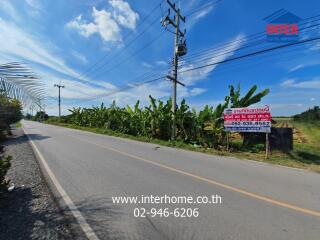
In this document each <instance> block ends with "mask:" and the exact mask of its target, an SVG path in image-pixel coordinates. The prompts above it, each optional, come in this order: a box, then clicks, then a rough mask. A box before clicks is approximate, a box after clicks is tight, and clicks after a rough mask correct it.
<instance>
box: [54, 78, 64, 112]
mask: <svg viewBox="0 0 320 240" xmlns="http://www.w3.org/2000/svg"><path fill="white" fill-rule="evenodd" d="M54 87H57V88H58V89H59V118H60V117H61V97H60V89H61V88H64V86H63V85H59V84H55V85H54Z"/></svg>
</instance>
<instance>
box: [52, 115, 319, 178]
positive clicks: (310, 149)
mask: <svg viewBox="0 0 320 240" xmlns="http://www.w3.org/2000/svg"><path fill="white" fill-rule="evenodd" d="M283 121H286V122H285V123H280V124H282V125H285V126H287V125H288V124H290V126H294V129H295V131H294V135H295V136H294V138H295V140H294V150H293V151H292V152H290V153H284V152H281V151H272V153H271V155H270V157H269V159H265V152H264V150H263V149H261V148H259V149H245V150H244V149H242V148H241V144H242V141H241V138H240V135H239V134H238V135H237V134H235V135H234V136H233V137H232V138H233V139H232V141H231V143H230V151H226V149H225V148H221V149H219V150H218V149H213V148H204V147H201V146H198V145H193V144H188V143H185V142H182V141H174V142H173V141H165V140H160V139H152V138H148V137H143V136H132V135H128V134H124V133H119V132H115V131H112V130H109V129H102V128H89V127H80V126H76V125H73V124H67V123H61V122H52V121H50V122H46V123H47V124H51V125H56V126H61V127H67V128H72V129H78V130H83V131H88V132H92V133H98V134H103V135H108V136H115V137H120V138H127V139H132V140H136V141H141V142H149V143H154V144H159V145H162V146H167V147H174V148H180V149H185V150H190V151H196V152H202V153H207V154H214V155H219V156H229V157H235V158H239V159H242V160H254V161H259V162H265V163H270V164H276V165H282V166H287V167H294V168H301V169H306V170H310V171H315V172H319V173H320V144H319V141H320V128H319V127H318V126H315V125H313V124H306V123H296V122H294V123H293V121H292V120H291V119H283ZM288 127H289V125H288ZM297 134H298V135H299V136H298V137H296V135H297ZM301 138H302V139H303V141H301Z"/></svg>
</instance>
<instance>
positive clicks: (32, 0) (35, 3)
mask: <svg viewBox="0 0 320 240" xmlns="http://www.w3.org/2000/svg"><path fill="white" fill-rule="evenodd" d="M26 3H27V4H28V6H29V7H30V9H29V10H28V13H29V14H30V15H31V16H39V14H40V13H41V11H42V7H41V3H40V0H26Z"/></svg>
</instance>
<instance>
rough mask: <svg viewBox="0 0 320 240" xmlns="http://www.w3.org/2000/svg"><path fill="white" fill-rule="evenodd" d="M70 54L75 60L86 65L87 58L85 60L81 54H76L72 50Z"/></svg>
mask: <svg viewBox="0 0 320 240" xmlns="http://www.w3.org/2000/svg"><path fill="white" fill-rule="evenodd" d="M71 54H72V55H73V56H74V57H75V58H76V59H77V60H79V61H80V62H82V63H87V62H88V60H87V58H86V57H85V56H84V55H82V54H81V53H78V52H77V51H75V50H72V51H71Z"/></svg>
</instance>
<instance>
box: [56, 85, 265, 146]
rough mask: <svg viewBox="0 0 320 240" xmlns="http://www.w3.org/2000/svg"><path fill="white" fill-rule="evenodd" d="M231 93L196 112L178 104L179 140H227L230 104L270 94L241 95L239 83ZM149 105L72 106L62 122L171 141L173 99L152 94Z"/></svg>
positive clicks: (214, 143)
mask: <svg viewBox="0 0 320 240" xmlns="http://www.w3.org/2000/svg"><path fill="white" fill-rule="evenodd" d="M229 90H230V91H229V95H228V96H226V97H225V101H224V103H221V104H219V105H218V106H216V107H215V108H213V107H211V106H208V105H206V106H205V107H204V108H203V109H202V110H200V111H199V112H197V111H196V110H195V109H190V107H189V106H188V105H187V103H186V101H185V100H182V101H181V103H180V104H179V105H178V106H177V110H176V129H177V133H176V135H177V140H180V141H184V142H189V143H196V144H199V145H202V146H206V147H217V146H218V145H220V144H222V143H223V141H224V139H225V132H224V130H223V118H222V115H223V111H224V110H225V109H226V108H228V107H248V106H250V105H251V104H254V103H257V102H259V101H261V99H262V98H263V97H264V96H266V95H267V94H268V93H269V89H265V90H263V91H261V92H259V93H257V94H255V92H256V90H257V86H256V85H255V86H253V87H252V88H251V89H250V90H249V91H248V92H247V93H246V94H245V95H244V97H241V96H240V85H238V87H237V88H236V89H235V88H234V86H229ZM149 100H150V103H149V106H146V107H140V102H139V101H137V102H136V104H135V105H134V106H133V107H130V106H127V107H119V106H117V105H116V103H115V101H114V102H113V103H112V104H111V105H110V106H109V107H106V106H105V105H104V104H101V106H100V107H92V108H80V107H78V108H73V109H70V110H69V111H70V112H71V114H70V115H67V116H64V117H63V118H62V119H61V121H63V122H65V123H69V124H74V125H77V126H81V127H91V128H106V129H110V130H113V131H117V132H121V133H124V134H130V135H134V136H144V137H149V138H158V139H162V140H169V139H170V136H171V132H170V131H171V124H172V121H171V118H172V112H171V107H172V102H171V99H168V100H167V101H166V102H164V101H161V100H156V99H155V98H153V97H152V96H149Z"/></svg>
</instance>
